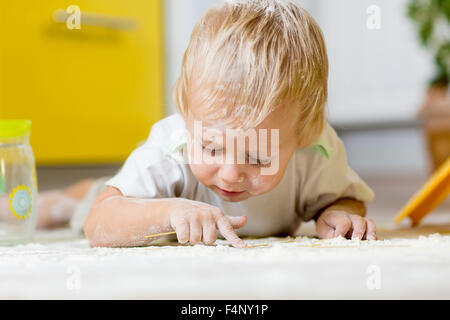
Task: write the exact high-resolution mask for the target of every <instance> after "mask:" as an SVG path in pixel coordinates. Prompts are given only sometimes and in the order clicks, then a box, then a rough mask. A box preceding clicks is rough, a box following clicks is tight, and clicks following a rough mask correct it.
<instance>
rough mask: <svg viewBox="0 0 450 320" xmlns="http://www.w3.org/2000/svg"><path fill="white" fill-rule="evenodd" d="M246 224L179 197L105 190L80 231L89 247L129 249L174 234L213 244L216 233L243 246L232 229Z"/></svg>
mask: <svg viewBox="0 0 450 320" xmlns="http://www.w3.org/2000/svg"><path fill="white" fill-rule="evenodd" d="M246 222H247V218H246V217H245V216H241V217H229V216H225V215H224V214H223V213H222V212H221V210H220V209H218V208H216V207H214V206H211V205H208V204H206V203H202V202H197V201H191V200H187V199H182V198H168V199H137V198H129V197H125V196H123V195H122V193H121V192H120V191H119V190H118V189H116V188H112V187H108V188H107V189H106V190H105V191H103V192H102V193H101V194H100V195H99V196H98V197H97V199H96V200H95V202H94V203H93V205H92V207H91V211H90V213H89V216H88V219H87V220H86V223H85V226H84V231H85V234H86V236H87V238H88V240H89V242H90V244H91V246H96V247H97V246H98V247H129V246H141V245H146V244H148V243H150V242H151V241H152V240H154V239H153V238H152V239H147V238H145V236H146V235H149V234H156V233H164V232H169V231H176V233H177V237H178V241H179V242H180V243H185V242H188V241H190V242H191V243H193V244H194V243H199V242H203V243H205V244H212V243H214V242H215V241H216V230H217V229H219V231H220V233H221V234H222V235H223V236H224V237H225V238H226V239H227V240H229V241H230V242H231V244H232V245H233V246H235V247H244V246H245V242H244V241H243V240H241V239H240V238H239V237H238V236H237V235H236V233H235V232H234V228H241V227H243V226H244V225H245V223H246Z"/></svg>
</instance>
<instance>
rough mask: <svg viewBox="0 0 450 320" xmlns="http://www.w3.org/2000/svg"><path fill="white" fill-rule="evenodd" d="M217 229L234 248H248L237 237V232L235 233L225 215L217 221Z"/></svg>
mask: <svg viewBox="0 0 450 320" xmlns="http://www.w3.org/2000/svg"><path fill="white" fill-rule="evenodd" d="M217 227H218V229H219V231H220V233H221V234H222V235H223V236H224V238H225V239H227V240H228V241H230V242H231V244H232V245H233V247H236V248H244V247H246V246H247V245H246V244H245V242H244V241H243V240H242V239H241V238H239V237H238V236H237V234H236V232H234V229H233V227H232V226H231V223H230V221H229V220H228V219H227V218H226V217H225V216H224V215H222V216H220V217H219V218H218V219H217Z"/></svg>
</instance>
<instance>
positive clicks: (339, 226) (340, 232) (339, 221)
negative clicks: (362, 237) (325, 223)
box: [332, 215, 352, 237]
mask: <svg viewBox="0 0 450 320" xmlns="http://www.w3.org/2000/svg"><path fill="white" fill-rule="evenodd" d="M332 219H333V221H332V224H333V225H334V227H335V230H334V236H335V237H339V236H340V237H345V235H346V234H347V233H348V232H349V231H350V229H351V228H352V221H351V220H350V218H349V217H348V216H347V215H339V216H334V217H333V218H332Z"/></svg>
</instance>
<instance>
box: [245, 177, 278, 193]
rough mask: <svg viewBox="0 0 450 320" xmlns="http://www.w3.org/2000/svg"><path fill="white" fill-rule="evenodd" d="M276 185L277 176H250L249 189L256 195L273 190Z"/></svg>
mask: <svg viewBox="0 0 450 320" xmlns="http://www.w3.org/2000/svg"><path fill="white" fill-rule="evenodd" d="M275 186H276V179H275V176H263V175H260V174H258V175H255V176H252V177H250V178H249V187H250V188H249V189H250V190H249V191H250V193H252V194H254V195H260V194H263V193H266V192H268V191H270V190H272V189H273V188H274V187H275Z"/></svg>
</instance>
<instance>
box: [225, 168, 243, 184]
mask: <svg viewBox="0 0 450 320" xmlns="http://www.w3.org/2000/svg"><path fill="white" fill-rule="evenodd" d="M220 178H221V179H222V180H223V181H225V182H226V183H230V184H232V183H240V182H243V181H244V172H243V171H242V170H241V166H240V165H238V164H226V165H223V166H222V167H221V168H220Z"/></svg>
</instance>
